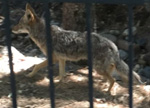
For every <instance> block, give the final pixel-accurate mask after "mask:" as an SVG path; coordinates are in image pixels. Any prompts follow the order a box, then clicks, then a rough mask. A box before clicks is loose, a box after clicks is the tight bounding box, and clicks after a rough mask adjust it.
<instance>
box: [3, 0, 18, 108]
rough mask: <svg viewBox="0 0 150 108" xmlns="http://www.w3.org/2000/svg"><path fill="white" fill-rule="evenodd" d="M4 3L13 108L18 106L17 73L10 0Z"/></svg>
mask: <svg viewBox="0 0 150 108" xmlns="http://www.w3.org/2000/svg"><path fill="white" fill-rule="evenodd" d="M3 3H4V5H3V6H4V13H5V20H4V21H5V22H4V26H5V33H6V44H7V49H8V56H9V68H10V82H11V92H12V104H13V105H12V106H13V108H17V101H16V97H17V96H16V81H15V75H14V71H13V63H12V60H13V59H12V52H11V29H10V19H9V5H8V0H3Z"/></svg>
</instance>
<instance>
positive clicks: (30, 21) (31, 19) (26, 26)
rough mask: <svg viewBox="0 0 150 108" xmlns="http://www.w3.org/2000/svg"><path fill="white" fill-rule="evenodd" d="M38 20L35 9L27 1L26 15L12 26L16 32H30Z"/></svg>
mask: <svg viewBox="0 0 150 108" xmlns="http://www.w3.org/2000/svg"><path fill="white" fill-rule="evenodd" d="M36 22H38V17H37V15H36V13H35V12H34V9H33V8H32V7H31V6H30V5H29V4H28V3H27V4H26V11H25V14H24V16H22V17H21V19H20V21H19V23H18V24H17V25H16V26H14V27H13V28H12V32H14V33H28V32H29V30H30V28H31V27H32V26H34V24H35V23H36Z"/></svg>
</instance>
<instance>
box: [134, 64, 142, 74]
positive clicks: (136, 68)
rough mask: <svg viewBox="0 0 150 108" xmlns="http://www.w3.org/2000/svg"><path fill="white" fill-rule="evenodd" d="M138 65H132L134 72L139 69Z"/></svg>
mask: <svg viewBox="0 0 150 108" xmlns="http://www.w3.org/2000/svg"><path fill="white" fill-rule="evenodd" d="M140 68H141V67H140V65H139V64H136V65H135V66H134V68H133V70H134V71H135V72H138V70H140Z"/></svg>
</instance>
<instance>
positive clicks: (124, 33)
mask: <svg viewBox="0 0 150 108" xmlns="http://www.w3.org/2000/svg"><path fill="white" fill-rule="evenodd" d="M136 30H137V28H136V27H132V34H133V35H135V34H136ZM128 34H129V29H125V30H124V31H123V33H122V35H123V36H128Z"/></svg>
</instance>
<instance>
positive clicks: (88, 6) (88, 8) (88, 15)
mask: <svg viewBox="0 0 150 108" xmlns="http://www.w3.org/2000/svg"><path fill="white" fill-rule="evenodd" d="M86 24H87V28H86V30H87V49H88V51H87V53H88V66H89V102H90V108H93V77H92V53H91V52H92V43H91V3H86Z"/></svg>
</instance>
